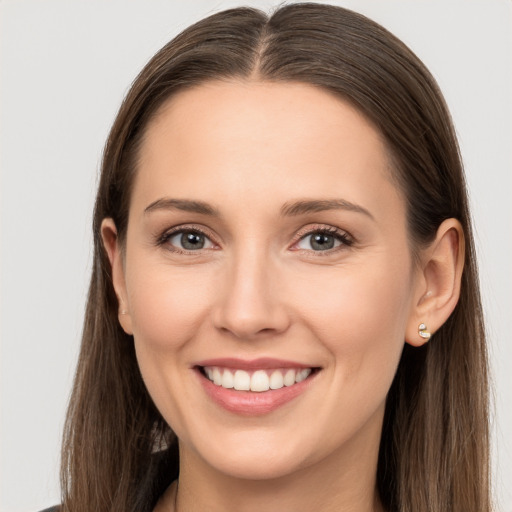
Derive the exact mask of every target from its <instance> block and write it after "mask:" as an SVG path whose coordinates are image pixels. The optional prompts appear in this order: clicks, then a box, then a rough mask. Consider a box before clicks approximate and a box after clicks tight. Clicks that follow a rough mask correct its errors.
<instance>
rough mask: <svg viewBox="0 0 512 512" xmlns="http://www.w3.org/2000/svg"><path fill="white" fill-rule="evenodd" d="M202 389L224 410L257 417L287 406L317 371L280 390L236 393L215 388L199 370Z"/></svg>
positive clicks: (300, 392) (233, 390) (305, 387)
mask: <svg viewBox="0 0 512 512" xmlns="http://www.w3.org/2000/svg"><path fill="white" fill-rule="evenodd" d="M195 371H196V373H197V375H198V376H199V379H200V381H201V384H202V386H203V389H204V390H205V391H206V393H207V395H208V396H209V397H210V398H211V399H212V400H213V401H214V402H215V403H216V404H218V405H220V406H221V407H223V408H224V409H226V410H228V411H230V412H234V413H236V414H242V415H245V416H259V415H262V414H268V413H270V412H272V411H275V410H276V409H278V408H279V407H281V406H283V405H285V404H287V403H288V402H290V401H291V400H293V399H294V398H296V397H298V396H299V395H300V394H302V393H304V391H306V389H307V388H308V387H309V385H310V384H311V382H312V380H313V379H314V378H315V377H316V375H317V373H318V372H317V371H315V372H313V373H312V374H310V375H309V377H308V378H307V379H305V380H303V381H302V382H297V383H295V384H293V386H284V387H282V388H280V389H269V390H268V391H262V392H255V391H236V390H235V389H226V388H223V387H222V386H217V385H216V384H214V383H213V382H212V381H211V380H210V379H208V378H207V377H205V376H204V375H203V373H202V372H201V370H199V369H196V370H195Z"/></svg>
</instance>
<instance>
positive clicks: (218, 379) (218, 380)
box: [213, 368, 222, 386]
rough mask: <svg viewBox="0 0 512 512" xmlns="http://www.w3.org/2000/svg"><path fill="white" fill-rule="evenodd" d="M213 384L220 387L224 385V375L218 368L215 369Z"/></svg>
mask: <svg viewBox="0 0 512 512" xmlns="http://www.w3.org/2000/svg"><path fill="white" fill-rule="evenodd" d="M213 383H214V384H217V386H220V385H221V384H222V373H220V370H219V369H218V368H214V369H213Z"/></svg>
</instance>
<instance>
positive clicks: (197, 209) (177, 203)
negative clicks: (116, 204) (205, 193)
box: [144, 197, 220, 217]
mask: <svg viewBox="0 0 512 512" xmlns="http://www.w3.org/2000/svg"><path fill="white" fill-rule="evenodd" d="M156 210H181V211H184V212H192V213H200V214H202V215H211V216H214V217H220V212H219V210H217V208H214V207H213V206H211V205H210V204H208V203H205V202H204V201H191V200H190V199H171V198H168V197H164V198H162V199H157V200H156V201H154V202H152V203H151V204H150V205H149V206H148V207H147V208H146V209H145V210H144V213H146V214H147V213H151V212H154V211H156Z"/></svg>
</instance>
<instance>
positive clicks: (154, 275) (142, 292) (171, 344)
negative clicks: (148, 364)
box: [127, 264, 211, 351]
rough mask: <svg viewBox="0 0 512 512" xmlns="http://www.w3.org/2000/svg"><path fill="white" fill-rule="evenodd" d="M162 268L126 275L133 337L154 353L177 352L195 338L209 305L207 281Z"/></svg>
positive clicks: (168, 268) (183, 271)
mask: <svg viewBox="0 0 512 512" xmlns="http://www.w3.org/2000/svg"><path fill="white" fill-rule="evenodd" d="M187 270H188V269H176V268H170V267H167V266H165V265H162V264H157V265H154V266H153V267H151V266H144V272H140V271H139V269H138V268H135V269H134V272H132V273H131V274H130V273H127V275H128V276H129V281H128V283H127V285H128V289H129V290H134V291H135V292H134V293H133V294H131V295H130V296H129V300H130V311H131V315H132V325H133V331H134V336H135V338H136V340H137V339H138V340H139V342H142V343H144V344H145V345H148V348H149V347H151V349H152V350H155V351H169V350H178V349H179V348H180V347H181V346H182V345H184V344H185V343H186V342H187V341H188V340H190V339H191V338H193V337H194V336H195V335H196V334H197V331H198V329H199V327H200V325H201V324H202V321H203V319H204V315H205V312H206V311H207V309H208V305H209V302H210V295H211V291H210V290H209V288H210V287H209V286H208V280H206V279H204V278H203V277H202V276H201V275H194V276H192V277H193V279H191V273H190V271H187Z"/></svg>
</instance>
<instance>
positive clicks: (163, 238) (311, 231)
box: [156, 225, 354, 256]
mask: <svg viewBox="0 0 512 512" xmlns="http://www.w3.org/2000/svg"><path fill="white" fill-rule="evenodd" d="M182 233H192V234H200V235H203V236H205V237H206V238H208V240H210V241H211V242H212V243H213V244H214V245H217V244H215V242H214V241H213V236H212V235H211V234H210V233H209V232H208V231H206V230H204V229H202V228H201V227H198V226H195V225H191V226H179V227H176V228H172V229H171V230H169V231H165V232H164V233H162V234H161V235H160V236H158V237H157V240H156V245H157V246H162V247H163V246H164V245H166V244H167V245H168V247H167V249H168V250H169V251H171V252H174V253H178V254H184V255H197V254H198V253H200V252H201V249H198V250H194V251H188V250H186V249H180V248H178V247H175V246H172V245H170V244H169V240H170V239H171V238H172V237H174V236H176V235H179V234H182ZM316 234H325V235H329V236H333V237H334V238H335V239H336V240H337V241H339V242H340V245H338V246H337V247H334V248H332V249H326V250H324V251H314V250H312V249H293V250H295V251H298V252H301V253H307V254H308V255H310V254H314V255H315V256H328V255H331V254H333V253H335V252H337V251H339V250H343V249H346V248H347V247H351V246H352V245H353V244H354V240H353V238H352V237H351V236H350V235H349V234H348V233H347V232H345V231H342V230H340V229H338V228H335V227H332V226H313V227H308V228H304V229H302V230H300V231H299V232H298V233H297V235H296V237H295V240H294V242H293V244H292V247H293V246H295V245H297V244H298V243H299V242H301V241H302V240H304V239H305V238H307V237H308V236H312V235H316ZM208 250H210V249H208Z"/></svg>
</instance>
